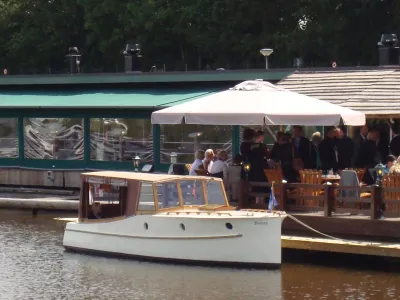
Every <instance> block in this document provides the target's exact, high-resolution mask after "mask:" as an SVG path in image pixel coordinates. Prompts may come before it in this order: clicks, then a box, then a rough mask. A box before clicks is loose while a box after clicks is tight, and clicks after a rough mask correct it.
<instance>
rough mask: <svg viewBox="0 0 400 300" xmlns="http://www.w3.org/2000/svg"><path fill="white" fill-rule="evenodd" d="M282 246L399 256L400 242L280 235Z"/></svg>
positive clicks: (298, 248)
mask: <svg viewBox="0 0 400 300" xmlns="http://www.w3.org/2000/svg"><path fill="white" fill-rule="evenodd" d="M282 248H286V249H297V250H309V251H322V252H335V253H347V254H359V255H374V256H383V257H393V258H400V243H388V242H371V241H356V240H333V239H326V238H313V237H299V236H287V235H284V236H282Z"/></svg>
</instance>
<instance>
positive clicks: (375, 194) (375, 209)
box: [371, 185, 383, 220]
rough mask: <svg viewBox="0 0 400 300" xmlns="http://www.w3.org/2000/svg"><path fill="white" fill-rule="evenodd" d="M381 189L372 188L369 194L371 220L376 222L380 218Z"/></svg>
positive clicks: (377, 186) (375, 186)
mask: <svg viewBox="0 0 400 300" xmlns="http://www.w3.org/2000/svg"><path fill="white" fill-rule="evenodd" d="M382 198H383V188H382V186H380V185H374V186H373V187H372V194H371V219H373V220H376V219H380V218H381V217H382V204H383V199H382Z"/></svg>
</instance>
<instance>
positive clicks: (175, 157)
mask: <svg viewBox="0 0 400 300" xmlns="http://www.w3.org/2000/svg"><path fill="white" fill-rule="evenodd" d="M169 157H170V159H171V164H176V163H177V162H178V154H176V152H171V154H170V155H169Z"/></svg>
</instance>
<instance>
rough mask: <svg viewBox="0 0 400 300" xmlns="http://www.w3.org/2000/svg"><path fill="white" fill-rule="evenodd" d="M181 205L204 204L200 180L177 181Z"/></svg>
mask: <svg viewBox="0 0 400 300" xmlns="http://www.w3.org/2000/svg"><path fill="white" fill-rule="evenodd" d="M179 184H180V186H181V191H182V199H183V205H204V204H206V202H205V200H204V194H203V187H202V185H201V181H200V180H182V181H180V182H179Z"/></svg>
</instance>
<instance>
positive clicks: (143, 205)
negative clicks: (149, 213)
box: [138, 182, 156, 210]
mask: <svg viewBox="0 0 400 300" xmlns="http://www.w3.org/2000/svg"><path fill="white" fill-rule="evenodd" d="M155 209H156V208H155V205H154V193H153V185H152V184H151V183H149V182H142V187H141V189H140V197H139V204H138V210H155Z"/></svg>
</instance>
